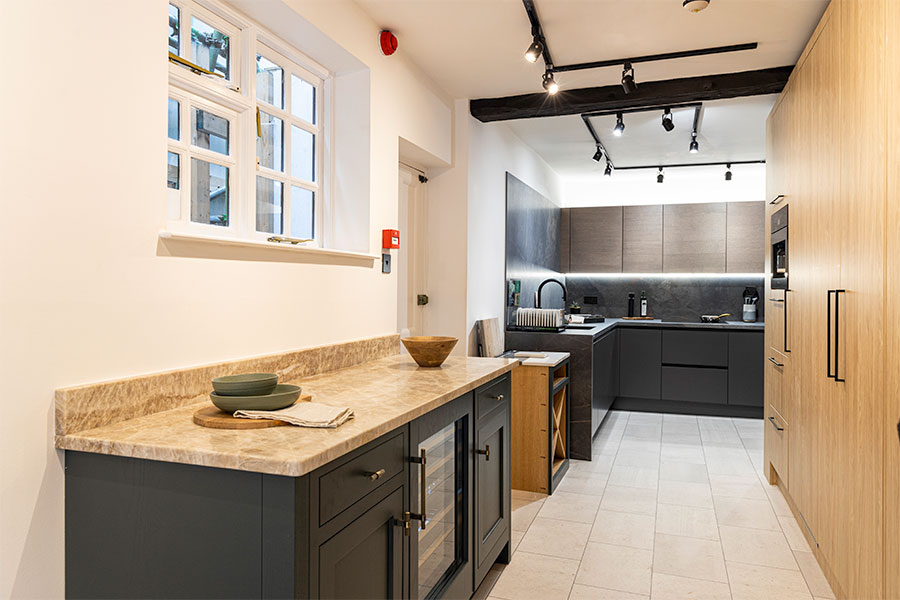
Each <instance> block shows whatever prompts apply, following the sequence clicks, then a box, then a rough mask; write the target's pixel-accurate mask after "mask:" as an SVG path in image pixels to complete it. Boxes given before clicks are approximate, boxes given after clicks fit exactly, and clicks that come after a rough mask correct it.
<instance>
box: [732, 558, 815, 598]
mask: <svg viewBox="0 0 900 600" xmlns="http://www.w3.org/2000/svg"><path fill="white" fill-rule="evenodd" d="M727 567H728V580H729V582H730V584H731V595H732V597H733V598H734V600H810V599H811V598H812V596H811V595H810V593H809V589H807V587H806V582H805V581H804V580H803V575H801V574H800V571H789V570H785V569H773V568H770V567H761V566H758V565H745V564H741V563H733V562H728V563H727Z"/></svg>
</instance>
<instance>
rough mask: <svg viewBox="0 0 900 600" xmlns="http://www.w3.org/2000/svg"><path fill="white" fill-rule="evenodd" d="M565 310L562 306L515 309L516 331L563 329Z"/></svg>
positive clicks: (556, 330)
mask: <svg viewBox="0 0 900 600" xmlns="http://www.w3.org/2000/svg"><path fill="white" fill-rule="evenodd" d="M565 328H566V311H565V310H564V309H562V308H520V309H518V310H516V326H515V329H516V330H517V331H555V332H559V331H563V330H565Z"/></svg>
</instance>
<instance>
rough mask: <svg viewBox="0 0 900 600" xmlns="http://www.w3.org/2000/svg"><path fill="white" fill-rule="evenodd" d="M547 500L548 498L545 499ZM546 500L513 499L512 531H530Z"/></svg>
mask: <svg viewBox="0 0 900 600" xmlns="http://www.w3.org/2000/svg"><path fill="white" fill-rule="evenodd" d="M544 498H546V496H545V497H544ZM544 498H541V499H540V500H516V499H515V498H513V499H512V506H511V509H512V530H513V531H522V532H524V531H525V530H527V529H528V526H529V525H531V522H532V521H534V518H535V517H536V516H537V514H538V511H539V510H541V506H543V504H544Z"/></svg>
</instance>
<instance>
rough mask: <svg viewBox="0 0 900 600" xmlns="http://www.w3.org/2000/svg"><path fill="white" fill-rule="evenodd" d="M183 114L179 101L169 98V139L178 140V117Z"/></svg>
mask: <svg viewBox="0 0 900 600" xmlns="http://www.w3.org/2000/svg"><path fill="white" fill-rule="evenodd" d="M180 113H181V105H180V104H179V102H178V100H172V99H171V98H169V138H171V139H173V140H177V139H178V116H179V115H180Z"/></svg>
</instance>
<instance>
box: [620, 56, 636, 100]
mask: <svg viewBox="0 0 900 600" xmlns="http://www.w3.org/2000/svg"><path fill="white" fill-rule="evenodd" d="M622 89H623V90H625V93H626V94H633V93H634V92H636V91H637V84H636V83H635V82H634V67H632V66H631V63H630V62H627V63H625V68H624V69H622Z"/></svg>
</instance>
